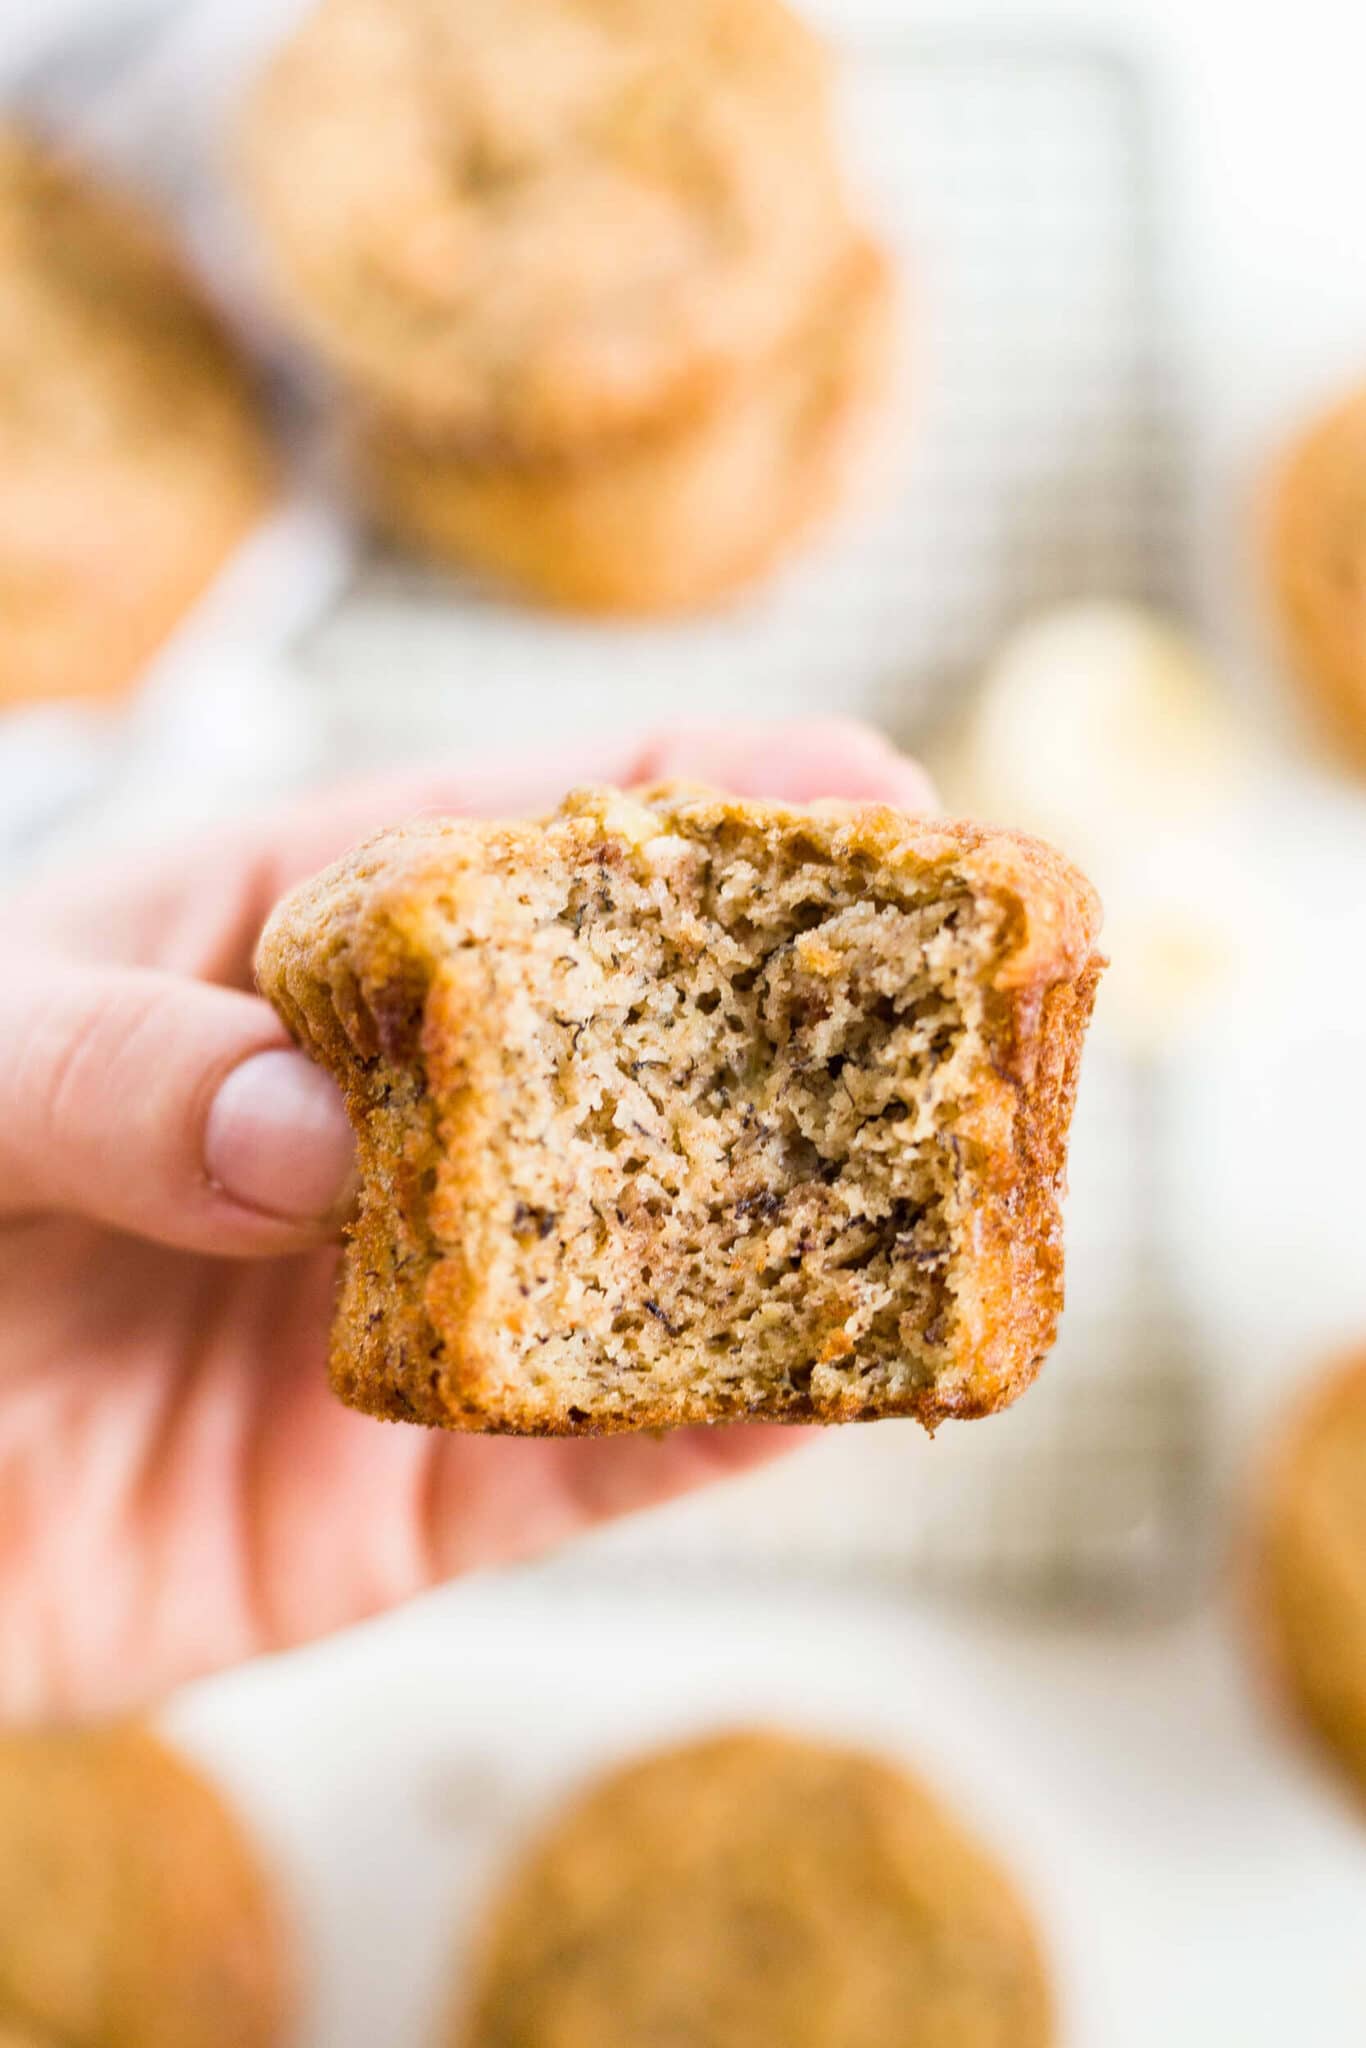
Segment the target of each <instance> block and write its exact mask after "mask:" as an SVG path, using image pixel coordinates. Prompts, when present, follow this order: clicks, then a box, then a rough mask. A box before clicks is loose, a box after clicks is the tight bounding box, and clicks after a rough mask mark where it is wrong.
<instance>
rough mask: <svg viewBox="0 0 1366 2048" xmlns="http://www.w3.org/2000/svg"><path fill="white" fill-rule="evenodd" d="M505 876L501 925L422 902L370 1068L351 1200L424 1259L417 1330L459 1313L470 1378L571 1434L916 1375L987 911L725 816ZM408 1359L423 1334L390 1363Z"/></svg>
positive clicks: (992, 945)
mask: <svg viewBox="0 0 1366 2048" xmlns="http://www.w3.org/2000/svg"><path fill="white" fill-rule="evenodd" d="M500 896H501V899H502V915H503V916H504V917H505V918H506V917H507V916H508V914H509V912H511V914H512V916H513V917H514V919H515V923H516V928H517V932H518V943H517V944H516V945H514V946H509V945H507V944H506V943H501V944H499V945H496V946H494V945H486V944H485V943H483V935H482V934H481V932H480V931H479V929H478V926H477V921H472V920H471V916H470V911H469V907H468V904H467V903H466V902H465V901H464V899H457V898H452V899H447V900H445V901H443V900H441V899H440V898H438V899H437V900H435V901H434V902H432V903H431V904H430V905H429V906H428V908H427V910H426V913H425V919H426V923H425V930H424V934H423V940H424V944H423V950H424V951H425V953H426V954H427V956H428V958H429V959H431V960H432V961H433V962H434V963H435V965H434V970H433V973H432V979H431V981H430V984H429V985H428V987H427V988H426V990H425V992H424V995H423V999H422V1005H421V1009H422V1017H421V1024H420V1029H418V1032H417V1037H418V1048H417V1052H416V1056H414V1054H413V1052H412V1050H411V1049H410V1048H409V1049H405V1052H404V1056H403V1057H401V1058H400V1059H399V1060H397V1061H396V1062H394V1063H393V1064H392V1065H391V1066H389V1067H388V1068H387V1070H386V1072H385V1074H384V1075H383V1077H382V1078H380V1077H377V1079H378V1086H377V1092H376V1100H375V1107H374V1111H373V1114H372V1117H371V1119H370V1124H371V1132H372V1143H371V1144H370V1145H369V1146H368V1147H366V1150H367V1151H368V1152H369V1155H370V1159H369V1164H370V1169H371V1170H370V1174H369V1176H368V1177H369V1179H370V1184H371V1195H372V1198H373V1199H374V1201H375V1203H376V1205H377V1213H378V1214H382V1215H383V1216H385V1217H388V1218H392V1215H393V1210H394V1206H395V1204H396V1203H398V1204H399V1205H400V1206H402V1207H404V1208H405V1209H406V1211H407V1214H408V1216H409V1219H410V1225H411V1228H410V1232H409V1234H408V1237H407V1240H406V1249H404V1248H400V1249H399V1251H398V1252H397V1253H396V1255H395V1256H396V1259H397V1266H396V1270H395V1272H394V1274H393V1275H392V1276H391V1277H392V1279H393V1281H394V1284H395V1285H397V1284H398V1283H399V1281H400V1280H401V1278H402V1272H401V1268H402V1267H403V1266H404V1264H405V1262H406V1258H407V1256H409V1255H413V1256H422V1257H424V1258H426V1259H428V1260H430V1261H431V1271H430V1273H429V1275H428V1279H427V1284H426V1304H427V1311H428V1314H429V1316H430V1320H431V1323H432V1326H433V1327H434V1329H435V1330H436V1331H437V1332H438V1333H443V1332H444V1333H446V1335H447V1336H448V1337H449V1336H450V1335H452V1334H454V1335H458V1334H459V1333H460V1332H461V1330H462V1329H463V1328H464V1326H465V1325H466V1324H467V1323H468V1322H469V1321H470V1320H471V1318H472V1317H474V1318H477V1320H478V1323H479V1325H480V1328H481V1330H482V1331H483V1332H484V1342H483V1344H482V1346H481V1351H482V1355H481V1357H480V1359H479V1364H478V1370H479V1372H480V1376H481V1381H482V1382H483V1384H482V1387H481V1394H482V1396H483V1397H484V1398H487V1396H488V1394H489V1392H490V1384H489V1383H490V1381H493V1382H495V1383H496V1382H497V1381H498V1380H499V1379H503V1378H505V1380H506V1385H507V1388H508V1390H509V1391H511V1390H512V1389H513V1388H515V1390H516V1398H517V1401H518V1403H519V1406H521V1407H522V1408H523V1409H525V1408H526V1407H527V1406H528V1404H529V1405H530V1408H531V1409H532V1411H533V1412H535V1411H537V1410H542V1411H543V1414H544V1420H545V1422H546V1423H547V1424H548V1425H550V1426H555V1425H556V1424H558V1425H559V1426H570V1427H573V1426H580V1425H582V1424H583V1423H585V1422H588V1421H591V1419H592V1418H593V1416H594V1415H595V1413H597V1412H598V1411H599V1410H600V1408H601V1407H602V1405H603V1404H604V1403H608V1404H609V1405H610V1407H611V1408H612V1410H613V1412H614V1413H615V1414H618V1415H621V1414H629V1413H630V1411H631V1409H632V1408H633V1407H637V1406H638V1407H641V1408H645V1407H648V1408H649V1409H650V1410H651V1411H652V1412H658V1410H659V1408H660V1404H661V1401H663V1402H665V1403H666V1404H668V1403H670V1402H672V1403H675V1404H676V1405H677V1406H678V1407H679V1408H680V1409H682V1408H683V1407H685V1406H686V1407H692V1406H694V1404H695V1397H696V1396H697V1395H698V1394H699V1393H705V1394H706V1395H707V1396H708V1397H716V1398H718V1399H719V1401H720V1405H721V1406H722V1408H723V1409H724V1410H725V1411H726V1412H730V1413H743V1412H745V1411H746V1410H747V1409H749V1408H758V1407H760V1406H762V1407H763V1408H764V1409H765V1410H766V1411H767V1412H770V1413H771V1412H775V1409H776V1410H777V1411H779V1412H782V1411H790V1412H793V1413H801V1412H804V1411H806V1410H808V1409H809V1407H810V1405H811V1401H812V1395H813V1393H816V1394H824V1395H825V1396H827V1397H828V1396H829V1395H830V1394H832V1393H838V1391H839V1389H840V1388H841V1387H843V1388H844V1389H846V1390H849V1389H857V1391H858V1392H859V1394H860V1395H864V1394H866V1393H868V1392H870V1391H874V1390H878V1391H886V1392H889V1393H893V1394H895V1393H905V1392H906V1391H907V1390H909V1389H913V1388H914V1387H916V1386H917V1385H925V1384H928V1383H929V1382H930V1381H931V1380H932V1379H933V1377H934V1375H935V1373H936V1371H937V1370H939V1369H942V1367H943V1365H944V1363H945V1360H946V1358H947V1356H948V1354H949V1351H950V1348H951V1343H952V1337H953V1331H954V1323H955V1317H956V1313H957V1307H956V1302H955V1293H954V1284H955V1271H954V1260H955V1252H956V1250H957V1249H958V1248H959V1247H960V1245H961V1243H962V1241H963V1236H964V1229H965V1219H966V1218H967V1214H968V1210H969V1207H970V1203H971V1166H972V1151H973V1148H972V1145H971V1143H970V1142H966V1141H960V1139H959V1137H958V1136H957V1135H955V1130H954V1124H955V1118H956V1116H957V1114H958V1111H959V1109H960V1108H961V1107H962V1106H963V1105H964V1104H965V1103H966V1102H967V1101H968V1099H969V1098H972V1099H973V1100H974V1101H978V1102H980V1096H981V1092H982V1089H983V1086H984V1079H985V1085H987V1086H988V1087H990V1086H991V1084H992V1081H993V1078H994V1077H992V1076H991V1074H990V1071H989V1059H988V1049H987V1045H986V1042H985V1036H984V1031H985V1023H986V1019H985V1017H984V1007H985V1003H986V1000H987V997H986V993H985V990H986V986H987V982H988V979H989V976H988V974H987V973H986V972H985V970H986V969H987V967H988V965H989V962H990V960H991V958H992V957H993V956H994V955H995V954H996V953H997V952H998V950H999V948H1000V946H1001V944H1002V941H1003V937H1004V934H1003V932H1002V929H1001V926H1002V922H1003V918H1002V913H1001V911H1000V909H999V907H998V906H996V905H995V904H994V903H992V902H991V901H989V900H984V899H981V898H976V897H974V895H973V894H972V893H971V892H970V890H969V889H968V887H967V885H966V884H965V883H963V882H961V881H959V880H956V879H954V876H953V874H952V871H950V872H949V873H948V874H947V875H946V874H945V873H943V872H936V873H935V874H934V875H932V876H929V875H927V876H926V878H925V879H924V881H923V882H922V883H920V884H917V883H914V882H912V881H908V880H907V878H906V877H905V875H904V874H902V873H897V874H893V873H892V872H891V871H890V870H888V869H880V868H878V867H877V866H876V864H875V863H874V862H873V861H872V860H871V859H870V858H865V857H861V856H853V855H851V856H849V857H847V858H844V859H839V858H836V859H834V860H832V859H831V857H830V856H829V854H828V852H827V851H825V850H824V849H823V848H821V847H820V846H818V845H817V844H816V843H815V842H814V841H813V840H811V839H810V838H808V837H806V836H805V835H804V834H803V832H802V831H801V830H800V829H799V828H794V829H791V830H789V831H787V832H786V833H784V834H782V835H780V836H775V835H773V834H771V833H768V834H765V833H764V832H762V831H758V830H755V829H754V828H753V827H752V826H750V825H748V824H747V823H746V822H744V821H742V820H733V821H729V822H727V823H725V824H723V825H722V826H720V827H719V828H717V829H715V830H712V831H709V832H707V833H705V834H700V833H690V832H689V831H688V830H687V829H686V827H685V826H681V825H679V824H678V823H677V822H674V823H673V824H671V825H670V826H669V827H668V829H662V830H660V831H659V832H658V833H657V835H656V836H655V837H653V838H651V839H649V840H646V841H645V842H644V843H642V844H641V845H639V846H636V847H630V848H628V847H627V846H625V845H624V844H621V843H618V842H615V841H612V840H606V841H602V842H599V843H598V844H597V845H596V846H594V847H592V848H584V847H579V848H575V849H572V850H571V851H570V852H569V853H568V854H567V855H565V856H560V855H553V854H552V855H550V856H549V857H548V858H547V860H546V862H545V864H544V866H542V867H541V868H540V869H538V870H536V871H534V872H529V871H518V872H509V873H507V874H506V875H505V876H504V878H503V886H502V889H501V891H500ZM1001 1085H1002V1084H1001V1083H1000V1081H999V1080H996V1081H995V1086H996V1087H997V1088H998V1089H999V1088H1000V1086H1001ZM386 1091H387V1100H386ZM415 1130H417V1132H418V1133H419V1135H418V1136H417V1137H416V1139H415V1138H414V1131H415ZM375 1140H377V1142H374V1141H375ZM396 1158H398V1159H401V1161H402V1167H401V1171H399V1172H398V1173H395V1171H394V1168H393V1165H392V1162H393V1161H394V1159H396ZM386 1229H387V1230H388V1232H389V1236H390V1238H392V1229H391V1226H389V1225H386ZM364 1235H365V1233H364V1226H363V1225H362V1237H364ZM378 1235H379V1233H378V1232H377V1233H376V1236H377V1239H378ZM363 1277H364V1281H365V1285H366V1294H367V1299H369V1300H371V1301H373V1300H374V1299H375V1298H376V1297H375V1282H376V1280H377V1279H379V1278H381V1277H382V1276H380V1275H378V1274H377V1273H376V1271H375V1269H374V1262H373V1261H371V1263H370V1265H369V1267H368V1269H367V1270H366V1272H365V1274H364V1276H363ZM373 1313H374V1311H373V1310H372V1314H373ZM490 1339H491V1343H490ZM461 1369H462V1370H463V1365H462V1368H461ZM424 1374H425V1375H426V1376H427V1378H428V1380H429V1383H430V1389H431V1390H435V1389H437V1388H438V1387H439V1386H440V1385H441V1383H442V1382H443V1381H444V1380H445V1379H446V1377H447V1373H446V1360H445V1356H444V1345H443V1344H441V1343H438V1344H437V1346H436V1347H435V1349H434V1351H433V1354H432V1356H431V1357H430V1358H428V1359H426V1360H416V1359H412V1358H408V1359H405V1360H404V1362H403V1371H402V1373H401V1374H400V1384H402V1383H403V1382H404V1381H407V1382H409V1383H411V1381H412V1380H413V1378H414V1377H416V1378H417V1379H419V1380H420V1379H421V1377H422V1376H423V1375H424ZM448 1391H449V1390H448ZM456 1391H457V1395H458V1389H457V1390H456ZM413 1393H414V1395H415V1397H416V1398H415V1401H414V1406H415V1408H416V1409H417V1410H418V1412H421V1410H422V1409H424V1408H425V1407H426V1406H427V1405H428V1400H427V1399H424V1398H423V1396H424V1394H426V1393H427V1390H425V1389H419V1388H417V1387H414V1388H413Z"/></svg>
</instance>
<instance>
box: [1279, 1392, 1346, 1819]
mask: <svg viewBox="0 0 1366 2048" xmlns="http://www.w3.org/2000/svg"><path fill="white" fill-rule="evenodd" d="M1258 1565H1259V1569H1258V1571H1257V1574H1256V1578H1255V1583H1254V1587H1253V1596H1254V1598H1255V1600H1256V1602H1257V1609H1258V1615H1259V1619H1260V1623H1261V1628H1262V1633H1263V1637H1264V1639H1265V1640H1266V1641H1267V1642H1268V1643H1269V1646H1270V1648H1271V1650H1272V1653H1273V1656H1274V1659H1275V1663H1276V1667H1277V1669H1278V1672H1279V1674H1280V1677H1281V1680H1282V1685H1283V1690H1284V1691H1285V1692H1286V1693H1287V1694H1288V1696H1289V1697H1290V1698H1291V1699H1292V1700H1293V1702H1294V1703H1295V1705H1296V1707H1297V1708H1298V1710H1299V1712H1300V1714H1301V1715H1302V1716H1303V1718H1304V1720H1305V1722H1306V1723H1307V1724H1308V1726H1309V1727H1311V1728H1312V1729H1313V1730H1314V1732H1315V1734H1316V1735H1317V1736H1318V1738H1319V1740H1320V1741H1321V1742H1322V1743H1323V1744H1324V1746H1325V1748H1326V1749H1327V1750H1328V1751H1329V1752H1330V1753H1331V1754H1332V1755H1333V1756H1334V1757H1336V1759H1337V1761H1338V1762H1339V1764H1340V1765H1341V1766H1342V1768H1343V1769H1344V1770H1345V1772H1346V1773H1347V1774H1348V1776H1349V1777H1350V1778H1351V1779H1352V1781H1353V1782H1354V1784H1355V1785H1356V1787H1357V1789H1358V1791H1359V1792H1360V1793H1361V1794H1362V1796H1363V1798H1366V1354H1363V1355H1361V1356H1358V1357H1356V1358H1353V1359H1351V1360H1349V1361H1348V1362H1347V1363H1346V1364H1345V1365H1343V1366H1341V1367H1339V1368H1338V1370H1337V1371H1335V1372H1334V1373H1332V1374H1330V1375H1329V1377H1328V1378H1327V1379H1325V1380H1324V1381H1323V1382H1322V1384H1321V1385H1320V1386H1319V1387H1318V1388H1316V1389H1315V1391H1314V1392H1313V1393H1312V1394H1311V1396H1310V1398H1309V1400H1308V1401H1307V1403H1306V1404H1305V1407H1304V1410H1303V1412H1302V1413H1301V1414H1300V1416H1299V1417H1298V1418H1297V1419H1296V1420H1295V1421H1293V1422H1292V1425H1291V1428H1290V1431H1289V1434H1288V1437H1287V1439H1286V1441H1285V1442H1284V1443H1283V1444H1282V1445H1281V1446H1280V1448H1279V1451H1278V1454H1277V1459H1276V1465H1275V1470H1274V1473H1273V1477H1272V1483H1271V1486H1270V1488H1269V1490H1268V1493H1267V1497H1266V1499H1265V1501H1264V1503H1263V1507H1262V1511H1261V1515H1260V1535H1259V1543H1258Z"/></svg>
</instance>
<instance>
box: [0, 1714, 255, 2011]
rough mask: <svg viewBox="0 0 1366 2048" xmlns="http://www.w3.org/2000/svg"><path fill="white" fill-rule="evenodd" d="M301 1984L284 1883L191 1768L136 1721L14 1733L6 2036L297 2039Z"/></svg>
mask: <svg viewBox="0 0 1366 2048" xmlns="http://www.w3.org/2000/svg"><path fill="white" fill-rule="evenodd" d="M290 1980H291V1970H290V1967H289V1961H288V1955H287V1947H286V1942H285V1937H284V1929H283V1924H282V1920H281V1916H280V1912H279V1907H278V1902H277V1900H276V1899H275V1897H274V1895H273V1893H272V1890H271V1887H270V1886H269V1884H268V1883H267V1881H266V1878H265V1876H264V1874H263V1872H262V1870H261V1868H260V1866H259V1865H258V1863H257V1860H256V1856H255V1854H254V1852H253V1850H252V1849H251V1848H250V1846H249V1845H248V1843H247V1841H246V1840H245V1838H244V1836H243V1835H242V1833H241V1831H240V1830H239V1828H238V1826H237V1823H236V1822H235V1821H234V1820H233V1818H232V1817H231V1815H230V1814H229V1813H228V1811H227V1809H226V1808H225V1807H224V1805H223V1803H222V1801H221V1800H220V1798H219V1796H218V1794H217V1793H216V1792H214V1791H213V1790H212V1789H211V1788H210V1787H209V1785H208V1784H207V1783H206V1782H205V1781H204V1780H203V1779H202V1778H201V1777H199V1775H198V1774H197V1773H196V1772H194V1771H192V1770H191V1769H190V1767H189V1766H188V1765H187V1764H185V1763H183V1762H181V1761H180V1760H179V1759H178V1758H177V1757H175V1756H174V1755H172V1753H171V1752H170V1751H169V1750H168V1749H167V1748H165V1747H164V1746H163V1745H162V1744H161V1743H160V1742H158V1741H157V1740H156V1739H155V1738H154V1737H153V1736H151V1735H150V1734H148V1733H146V1732H145V1731H143V1730H141V1729H138V1728H134V1727H128V1726H119V1727H112V1728H103V1729H89V1730H83V1731H77V1730H69V1731H60V1732H58V1731H53V1732H47V1733H40V1734H11V1735H6V1736H3V1737H0V2042H3V2041H7V2040H8V2039H10V2038H11V2037H12V2038H13V2039H14V2040H15V2042H16V2043H32V2044H33V2048H283V2043H284V2041H285V2040H286V2038H287V2036H288V2029H289V2021H290V2017H291V2014H292V2010H293V1995H292V1987H291V1981H290ZM7 2028H8V2030H9V2032H8V2034H7V2033H6V2029H7Z"/></svg>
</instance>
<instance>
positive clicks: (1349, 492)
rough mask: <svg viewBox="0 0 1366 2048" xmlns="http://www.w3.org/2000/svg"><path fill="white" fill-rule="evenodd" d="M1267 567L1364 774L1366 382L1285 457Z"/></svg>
mask: <svg viewBox="0 0 1366 2048" xmlns="http://www.w3.org/2000/svg"><path fill="white" fill-rule="evenodd" d="M1271 574H1272V582H1273V587H1274V590H1275V593H1276V597H1277V600H1278V603H1279V606H1280V611H1281V615H1282V620H1283V624H1284V628H1285V633H1286V639H1287V642H1288V648H1289V653H1290V655H1291V658H1292V660H1293V662H1294V664H1295V667H1296V670H1297V672H1298V674H1299V677H1300V680H1301V682H1302V683H1303V685H1304V687H1305V689H1306V690H1307V691H1308V692H1309V693H1310V694H1311V696H1312V697H1313V698H1314V700H1315V703H1316V705H1317V708H1318V711H1319V714H1320V717H1321V719H1322V721H1323V723H1324V725H1325V726H1326V728H1327V730H1328V732H1329V733H1330V735H1331V736H1332V738H1333V739H1335V740H1336V742H1337V745H1338V746H1339V747H1340V748H1341V750H1342V752H1343V753H1344V754H1345V755H1346V756H1347V757H1348V758H1349V759H1350V760H1351V762H1352V763H1353V765H1354V766H1355V767H1356V768H1357V769H1358V770H1359V771H1361V772H1362V773H1366V388H1363V389H1362V390H1360V391H1357V392H1355V393H1354V394H1353V395H1352V396H1351V397H1350V398H1348V399H1347V400H1346V401H1345V402H1344V403H1342V404H1340V405H1338V406H1337V407H1335V408H1334V409H1333V410H1332V411H1331V412H1328V413H1326V414H1324V415H1323V416H1322V417H1321V418H1319V419H1317V420H1316V421H1315V422H1314V424H1313V425H1312V426H1311V427H1310V428H1309V430H1308V431H1307V432H1306V433H1305V434H1304V435H1303V436H1302V438H1301V439H1300V440H1299V441H1298V442H1297V443H1296V445H1295V446H1294V448H1293V449H1292V450H1291V452H1290V454H1289V456H1288V457H1287V459H1286V461H1285V463H1284V465H1283V467H1282V470H1281V473H1280V476H1279V479H1278V482H1277V487H1276V491H1275V495H1274V498H1273V503H1272V518H1271Z"/></svg>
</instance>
